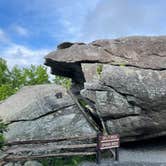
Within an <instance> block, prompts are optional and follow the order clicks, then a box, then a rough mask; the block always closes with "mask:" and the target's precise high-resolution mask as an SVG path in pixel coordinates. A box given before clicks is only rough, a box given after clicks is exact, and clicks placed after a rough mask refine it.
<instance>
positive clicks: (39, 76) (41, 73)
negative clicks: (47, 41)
mask: <svg viewBox="0 0 166 166" xmlns="http://www.w3.org/2000/svg"><path fill="white" fill-rule="evenodd" d="M46 83H50V81H49V76H48V74H47V69H46V67H44V66H42V65H39V66H34V65H31V66H30V67H24V68H19V67H18V66H14V67H13V68H12V69H11V70H9V68H8V66H7V63H6V61H5V60H4V59H2V58H0V100H4V99H6V98H7V97H9V96H11V95H12V94H14V93H16V92H17V90H18V89H20V88H21V87H23V86H25V85H36V84H46Z"/></svg>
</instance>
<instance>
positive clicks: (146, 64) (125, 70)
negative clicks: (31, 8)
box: [45, 36, 166, 141]
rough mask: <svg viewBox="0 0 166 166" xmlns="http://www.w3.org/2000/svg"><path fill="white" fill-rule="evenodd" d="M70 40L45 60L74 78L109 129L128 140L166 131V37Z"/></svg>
mask: <svg viewBox="0 0 166 166" xmlns="http://www.w3.org/2000/svg"><path fill="white" fill-rule="evenodd" d="M66 43H67V42H66ZM66 43H62V44H61V45H60V46H58V49H57V50H56V51H53V52H51V53H50V54H48V55H47V56H46V57H45V59H46V62H45V64H46V65H47V66H50V67H51V69H52V73H53V74H56V75H61V76H66V77H70V78H72V80H73V86H72V89H74V88H75V87H79V88H77V89H76V90H75V91H76V92H77V93H78V92H80V93H81V96H82V98H86V99H87V100H88V101H89V103H91V106H92V107H93V108H96V111H97V112H96V114H97V115H98V116H99V117H100V118H102V119H103V120H104V123H105V126H106V128H107V130H108V132H109V133H119V134H120V135H121V139H122V141H135V140H141V139H147V138H152V137H158V136H161V135H166V120H165V117H166V36H161V37H126V38H120V39H115V40H97V41H94V42H92V43H89V44H84V43H67V44H66ZM76 85H77V86H76Z"/></svg>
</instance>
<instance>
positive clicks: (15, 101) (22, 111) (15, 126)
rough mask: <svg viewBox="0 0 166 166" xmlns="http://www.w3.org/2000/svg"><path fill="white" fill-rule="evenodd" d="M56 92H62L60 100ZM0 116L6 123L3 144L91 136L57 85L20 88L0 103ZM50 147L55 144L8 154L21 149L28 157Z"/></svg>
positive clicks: (75, 108) (68, 97)
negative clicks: (6, 128)
mask: <svg viewBox="0 0 166 166" xmlns="http://www.w3.org/2000/svg"><path fill="white" fill-rule="evenodd" d="M57 92H62V98H60V99H57V98H56V96H55V94H56V93H57ZM0 117H1V118H2V119H3V120H4V122H6V123H8V124H9V126H8V131H7V132H6V133H5V138H6V139H7V141H18V140H31V139H52V138H59V137H65V136H66V137H67V136H68V137H70V136H87V135H91V134H95V131H94V130H93V129H92V128H91V127H90V126H89V124H88V122H87V121H86V119H85V118H84V116H83V115H82V114H81V113H80V111H79V110H78V108H77V106H76V105H75V103H74V102H73V100H72V99H71V97H70V96H69V95H68V94H67V93H66V91H65V89H64V88H62V87H61V86H57V85H36V86H29V87H25V88H22V89H21V90H20V91H19V92H18V93H17V94H15V95H13V96H11V97H10V98H9V99H7V100H6V101H4V102H3V103H2V104H0ZM62 144H63V143H62ZM64 144H66V143H64ZM54 147H55V144H45V145H43V147H40V145H35V146H34V145H28V146H19V147H17V146H14V147H13V148H10V149H9V151H8V153H14V154H16V152H17V151H18V150H22V151H23V153H25V154H29V155H30V154H42V153H47V149H49V152H51V151H53V150H54ZM49 152H48V153H49Z"/></svg>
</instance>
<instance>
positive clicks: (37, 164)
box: [24, 161, 42, 166]
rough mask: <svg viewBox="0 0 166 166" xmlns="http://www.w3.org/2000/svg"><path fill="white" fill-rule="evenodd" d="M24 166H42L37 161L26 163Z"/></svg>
mask: <svg viewBox="0 0 166 166" xmlns="http://www.w3.org/2000/svg"><path fill="white" fill-rule="evenodd" d="M24 166H42V164H41V163H39V162H37V161H27V162H26V163H25V164H24Z"/></svg>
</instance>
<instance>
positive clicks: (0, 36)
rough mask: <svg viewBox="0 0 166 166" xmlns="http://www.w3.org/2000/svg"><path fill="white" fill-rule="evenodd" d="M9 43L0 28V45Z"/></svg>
mask: <svg viewBox="0 0 166 166" xmlns="http://www.w3.org/2000/svg"><path fill="white" fill-rule="evenodd" d="M8 42H10V39H9V37H8V35H7V34H6V33H5V31H4V30H3V29H1V28H0V44H5V43H8Z"/></svg>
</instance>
